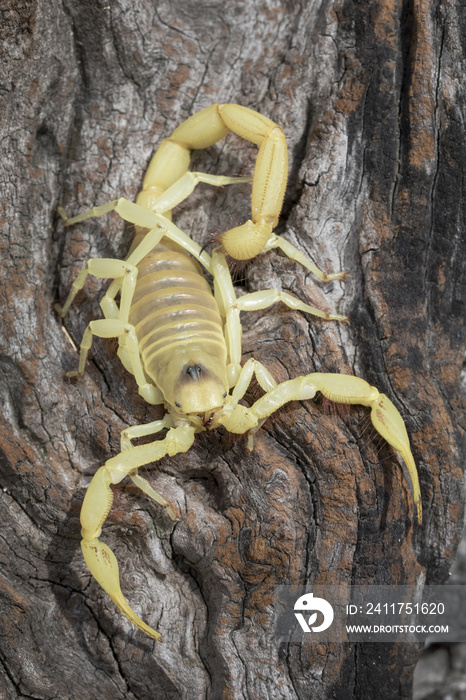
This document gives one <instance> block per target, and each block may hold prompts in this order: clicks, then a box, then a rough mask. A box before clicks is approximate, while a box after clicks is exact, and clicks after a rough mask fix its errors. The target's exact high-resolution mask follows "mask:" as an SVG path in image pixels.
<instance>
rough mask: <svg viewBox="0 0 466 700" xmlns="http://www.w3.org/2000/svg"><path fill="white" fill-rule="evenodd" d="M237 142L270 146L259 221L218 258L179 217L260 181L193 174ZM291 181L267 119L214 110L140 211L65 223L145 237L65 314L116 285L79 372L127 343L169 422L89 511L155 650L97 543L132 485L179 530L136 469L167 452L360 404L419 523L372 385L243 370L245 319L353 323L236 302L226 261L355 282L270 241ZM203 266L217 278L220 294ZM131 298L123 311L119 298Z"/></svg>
mask: <svg viewBox="0 0 466 700" xmlns="http://www.w3.org/2000/svg"><path fill="white" fill-rule="evenodd" d="M228 131H233V132H234V133H236V134H238V135H239V136H242V137H243V138H245V139H247V140H249V141H251V142H252V143H255V144H257V145H258V146H259V153H258V157H257V162H256V166H255V170H254V177H253V182H252V204H251V208H252V216H251V220H250V221H247V222H246V223H245V224H243V225H242V226H239V227H237V228H234V229H230V230H229V231H227V232H226V233H224V234H222V236H221V246H220V247H219V248H217V249H215V250H214V251H213V253H212V256H210V255H208V254H207V253H206V252H205V250H204V249H201V248H200V246H199V245H198V244H197V243H195V242H194V241H193V240H192V239H191V238H190V237H189V236H187V235H186V234H185V233H184V232H183V231H181V230H180V229H179V228H178V227H177V226H176V225H175V224H173V223H172V221H171V210H172V209H173V207H174V206H176V205H177V204H179V203H180V202H181V201H183V200H184V199H185V198H186V197H188V196H189V194H190V193H191V192H192V191H193V189H194V188H195V187H196V185H197V184H198V183H201V182H202V183H207V184H209V185H214V186H223V185H230V184H234V183H237V182H245V181H249V180H250V178H235V177H223V176H216V175H206V174H204V173H193V172H189V171H188V167H189V160H190V150H192V149H200V148H207V147H208V146H212V145H213V144H215V143H216V142H217V141H219V140H220V139H222V138H223V137H224V136H225V135H226V134H227V133H228ZM287 176H288V156H287V146H286V140H285V135H284V133H283V130H282V129H281V128H280V127H279V126H277V124H275V123H274V122H273V121H271V120H270V119H268V118H267V117H264V116H262V115H260V114H258V113H257V112H254V111H253V110H251V109H247V108H246V107H240V106H238V105H230V104H227V105H213V106H212V107H208V108H206V109H203V110H202V111H200V112H198V113H197V114H195V115H194V116H192V117H190V118H189V119H188V120H186V121H185V122H184V123H183V124H181V125H180V126H179V127H178V128H177V129H175V131H174V132H173V134H172V135H171V136H170V138H168V139H165V140H164V141H162V143H161V144H160V146H159V148H158V150H157V151H156V153H155V155H154V156H153V158H152V160H151V162H150V164H149V168H148V170H147V173H146V176H145V178H144V183H143V189H142V191H141V192H140V193H139V195H138V197H137V200H136V203H132V202H130V201H128V200H126V199H123V198H121V199H117V200H114V201H112V202H109V203H107V204H104V205H101V206H97V207H94V208H92V209H90V210H89V211H87V212H84V213H83V214H80V215H78V216H75V217H73V218H71V219H70V218H68V217H67V216H66V214H65V212H64V211H63V209H61V208H60V210H59V211H60V215H61V217H62V219H63V221H64V224H65V226H70V225H72V224H74V223H78V222H82V221H85V220H86V219H88V218H90V217H93V216H103V215H104V214H106V213H108V212H110V211H115V212H117V213H118V214H119V215H120V216H121V217H122V218H123V219H124V220H126V221H129V222H131V223H133V224H135V228H136V236H135V239H134V241H133V245H132V247H131V250H130V254H129V255H128V257H127V258H126V260H116V259H90V260H88V261H87V263H86V264H85V265H84V267H83V269H82V270H81V272H80V274H79V275H78V277H77V279H76V281H75V282H74V284H73V286H72V289H71V291H70V293H69V295H68V298H67V299H66V301H65V303H64V305H63V306H62V307H61V306H57V310H58V312H59V313H60V315H61V316H62V317H64V316H65V315H66V313H67V311H68V309H69V307H70V305H71V303H72V301H73V299H74V298H75V296H76V294H77V293H78V291H79V290H80V289H82V287H83V286H84V284H85V281H86V279H87V276H88V275H89V274H91V275H94V276H96V277H100V278H106V279H110V280H112V281H111V283H110V285H109V287H108V290H107V292H106V294H105V296H104V297H103V299H102V301H101V308H102V311H103V314H104V318H103V319H99V320H95V321H91V322H90V323H89V325H88V327H87V328H86V331H85V333H84V336H83V340H82V343H81V353H80V360H79V367H78V370H77V371H75V372H70V373H69V376H76V375H82V374H83V372H84V369H85V363H86V358H87V354H88V352H89V349H90V347H91V343H92V338H93V336H98V337H102V338H111V337H115V338H117V339H118V343H119V349H118V356H119V358H120V359H121V361H122V363H123V365H124V366H125V368H126V369H127V370H128V371H129V372H131V373H132V374H133V375H134V378H135V381H136V383H137V386H138V390H139V393H140V394H141V396H143V397H144V399H145V400H146V401H147V402H148V403H150V404H163V405H164V406H165V411H166V413H165V416H164V418H163V419H161V420H158V421H153V422H152V423H149V424H147V425H137V426H133V427H132V428H127V429H126V430H124V431H123V433H122V436H121V452H120V454H119V455H117V456H116V457H112V458H111V459H109V460H108V461H107V462H106V463H105V464H104V465H103V466H102V467H100V469H98V471H97V472H96V474H95V476H94V478H93V479H92V481H91V484H90V486H89V488H88V491H87V493H86V496H85V498H84V502H83V507H82V511H81V525H82V538H83V539H82V543H81V544H82V550H83V553H84V558H85V560H86V563H87V565H88V567H89V569H90V571H91V573H92V575H93V576H94V577H95V579H96V580H97V581H98V582H99V583H100V585H101V586H102V587H103V588H104V589H105V590H106V591H107V593H108V594H109V595H110V596H111V598H112V599H113V600H114V602H115V603H116V605H117V606H118V607H119V608H120V610H121V611H122V612H123V613H124V614H125V615H126V617H127V618H128V619H129V620H131V621H132V622H133V623H134V624H135V625H137V626H138V627H139V628H140V629H142V630H143V631H144V632H145V633H146V634H148V635H149V636H151V637H153V638H154V639H157V640H160V639H161V635H160V633H159V632H157V631H155V630H154V629H152V628H151V627H149V626H148V625H147V624H146V623H145V622H143V621H142V620H141V619H140V618H139V617H138V616H137V615H136V613H135V612H134V611H133V610H132V608H131V607H130V606H129V604H128V603H127V601H126V600H125V598H124V597H123V595H122V592H121V589H120V582H119V571H118V564H117V561H116V558H115V556H114V554H113V552H112V551H111V550H110V549H109V548H108V547H107V545H105V544H103V543H102V542H100V540H99V537H100V534H101V530H102V527H103V525H104V523H105V520H106V518H107V516H108V513H109V510H110V507H111V505H112V500H113V494H112V489H111V486H112V485H114V484H118V483H119V482H120V481H122V480H123V479H124V478H125V476H129V477H130V478H131V479H132V480H133V483H134V484H136V485H137V486H138V488H140V489H141V491H143V492H144V493H145V494H146V495H148V496H149V497H150V498H152V499H153V500H155V501H156V502H157V503H159V504H160V505H162V506H163V507H165V509H166V510H167V513H168V515H169V516H170V518H172V520H175V519H176V512H175V508H174V506H173V505H172V504H170V503H169V502H168V501H167V500H166V499H165V498H164V497H163V496H162V495H160V494H158V493H157V492H156V491H155V490H154V489H153V488H152V487H151V485H150V484H149V482H148V481H147V480H146V479H144V478H143V477H141V476H140V475H139V474H138V468H139V467H141V466H143V465H146V464H150V463H152V462H156V461H158V460H160V459H161V458H162V457H163V456H165V455H169V456H172V455H175V454H178V453H180V452H186V451H187V450H189V448H190V447H191V446H192V444H193V441H194V438H195V435H196V433H199V432H201V431H204V430H212V429H214V428H216V427H218V426H219V425H223V426H224V427H225V428H226V429H227V430H229V431H230V432H233V433H239V434H242V433H249V440H248V447H249V448H250V449H252V447H253V435H254V433H255V432H256V431H257V430H258V429H259V427H260V426H261V424H262V423H263V422H264V420H266V419H267V417H268V416H270V415H271V414H272V413H273V412H274V411H275V410H277V408H279V407H280V406H283V404H285V403H287V402H288V401H293V400H307V399H312V398H313V397H314V396H315V394H316V393H317V392H319V391H320V392H321V393H322V394H323V395H324V396H326V397H327V398H329V399H331V400H332V401H336V402H340V403H348V404H360V405H362V406H368V407H369V408H370V409H371V420H372V423H373V425H374V427H375V428H376V430H377V431H378V432H379V434H380V435H382V436H383V437H384V438H385V440H387V442H389V443H390V444H391V445H392V446H393V448H394V449H395V450H397V451H398V452H399V453H400V455H401V456H402V458H403V460H404V461H405V463H406V466H407V468H408V471H409V474H410V477H411V481H412V485H413V495H414V502H415V505H416V508H417V516H418V521H419V523H420V522H421V519H422V509H421V493H420V488H419V481H418V475H417V470H416V465H415V462H414V459H413V456H412V454H411V449H410V445H409V439H408V435H407V432H406V428H405V425H404V422H403V419H402V418H401V415H400V414H399V412H398V411H397V409H396V408H395V406H394V405H393V403H392V402H391V401H390V400H389V399H388V397H387V396H385V395H384V394H380V393H379V391H378V390H377V389H376V388H375V387H371V386H370V385H369V384H368V383H367V382H365V381H364V380H363V379H360V378H358V377H353V376H348V375H338V374H321V373H314V374H309V375H306V376H302V377H297V378H296V379H291V380H289V381H285V382H282V383H281V384H277V383H276V381H275V379H274V378H273V377H272V375H271V374H270V372H269V371H268V370H267V369H266V368H265V367H264V366H263V365H262V364H261V363H260V362H258V361H257V360H255V359H250V360H248V361H247V362H246V363H245V365H244V366H241V323H240V312H241V311H251V310H258V309H265V308H267V307H269V306H271V305H272V304H275V303H276V302H283V303H284V304H285V305H286V306H288V307H289V308H291V309H297V310H299V311H303V312H305V313H309V314H312V315H313V316H317V317H319V318H321V319H323V320H325V321H345V320H346V316H343V315H340V314H329V313H327V312H325V311H322V310H320V309H317V308H315V307H312V306H309V305H308V304H306V303H304V302H303V301H300V300H299V299H297V298H296V297H294V296H292V295H291V294H288V293H286V292H283V291H278V290H273V289H272V290H262V291H257V292H253V293H250V294H245V295H243V296H242V297H240V298H236V294H235V290H234V288H233V283H232V280H231V275H230V272H229V269H228V264H227V261H226V258H225V255H226V254H227V255H228V256H230V257H232V258H235V259H238V260H246V259H249V258H253V257H254V256H256V255H258V254H259V253H261V252H266V251H268V250H270V249H272V248H279V249H280V250H281V251H282V252H283V253H285V255H287V256H288V257H289V258H291V259H292V260H295V261H296V262H298V263H300V264H301V265H303V266H304V267H305V268H306V269H308V270H310V271H311V272H312V273H313V274H315V275H316V276H317V277H318V278H319V279H320V280H322V281H323V282H327V281H330V280H343V279H344V278H345V276H346V273H345V272H336V273H330V274H325V273H324V272H322V270H320V269H319V268H318V267H317V266H316V265H314V263H312V262H311V261H310V260H308V259H307V258H306V257H305V256H304V255H303V254H302V253H301V251H299V250H298V249H297V248H296V247H295V246H293V245H291V243H289V242H288V241H286V240H285V239H283V238H281V237H280V236H277V235H275V234H274V233H273V229H274V227H275V226H276V224H277V222H278V218H279V215H280V212H281V207H282V202H283V196H284V193H285V188H286V183H287ZM200 265H202V266H203V267H204V268H205V269H206V270H208V271H209V272H210V273H211V274H212V276H213V280H214V294H212V292H211V289H210V287H209V285H208V284H207V282H206V280H205V278H204V276H203V274H202V268H201V267H200ZM118 293H119V294H120V300H119V304H117V302H116V301H115V299H116V297H117V294H118ZM254 376H255V377H256V379H257V381H258V383H259V385H260V386H261V388H262V389H263V391H264V392H265V393H264V395H263V396H262V397H261V398H260V399H259V400H258V401H256V402H255V403H254V404H253V405H252V406H251V407H249V408H247V407H245V406H243V405H241V404H240V403H239V401H240V400H241V399H242V398H243V397H244V395H245V393H246V391H247V389H248V387H249V384H250V382H251V379H252V378H253V377H254ZM161 431H166V434H165V436H164V437H163V438H162V439H158V440H157V439H156V440H154V441H152V442H150V443H149V444H145V445H137V446H134V445H133V443H132V440H133V439H136V438H139V437H144V436H149V435H155V434H157V433H159V432H161Z"/></svg>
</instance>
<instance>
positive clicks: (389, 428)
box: [249, 372, 422, 523]
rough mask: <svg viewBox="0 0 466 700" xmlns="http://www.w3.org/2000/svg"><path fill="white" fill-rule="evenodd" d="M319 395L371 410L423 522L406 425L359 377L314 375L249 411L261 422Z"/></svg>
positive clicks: (269, 396) (284, 387) (269, 395)
mask: <svg viewBox="0 0 466 700" xmlns="http://www.w3.org/2000/svg"><path fill="white" fill-rule="evenodd" d="M318 391H320V392H321V393H322V394H323V395H324V396H325V397H326V398H328V399H330V400H331V401H335V402H337V403H346V404H359V405H362V406H368V407H370V408H371V420H372V424H373V425H374V427H375V429H376V430H377V432H378V433H379V434H380V435H381V436H382V437H383V438H384V439H385V440H386V441H387V442H388V443H389V444H390V445H391V446H392V447H393V448H394V449H395V450H396V451H397V452H398V453H399V454H400V455H401V457H402V458H403V461H404V463H405V464H406V467H407V468H408V472H409V475H410V477H411V483H412V486H413V496H414V503H415V505H416V509H417V519H418V522H419V523H421V522H422V502H421V491H420V486H419V478H418V474H417V469H416V464H415V462H414V458H413V455H412V453H411V448H410V444H409V438H408V433H407V432H406V426H405V424H404V421H403V419H402V417H401V415H400V413H399V412H398V410H397V409H396V408H395V406H394V405H393V403H392V402H391V401H390V399H389V398H388V397H387V396H385V394H381V393H379V391H378V389H376V388H375V387H373V386H370V385H369V384H368V383H367V382H366V381H364V380H363V379H360V378H359V377H354V376H351V375H346V374H322V373H318V372H317V373H314V374H309V375H307V376H304V377H297V378H296V379H291V380H289V381H286V382H283V383H282V384H279V385H278V386H276V387H275V388H274V389H272V390H271V391H269V392H268V393H267V394H265V395H264V396H262V397H261V398H260V399H259V400H258V401H256V402H255V403H254V404H253V405H252V406H251V408H250V409H249V411H250V412H252V413H253V414H254V415H255V416H256V417H257V419H258V420H261V419H263V418H266V417H267V416H270V414H271V413H273V412H274V411H275V410H276V409H277V408H279V407H280V406H283V404H285V403H287V402H288V401H296V400H298V401H300V400H305V399H312V398H314V396H315V394H316V393H317V392H318Z"/></svg>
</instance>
